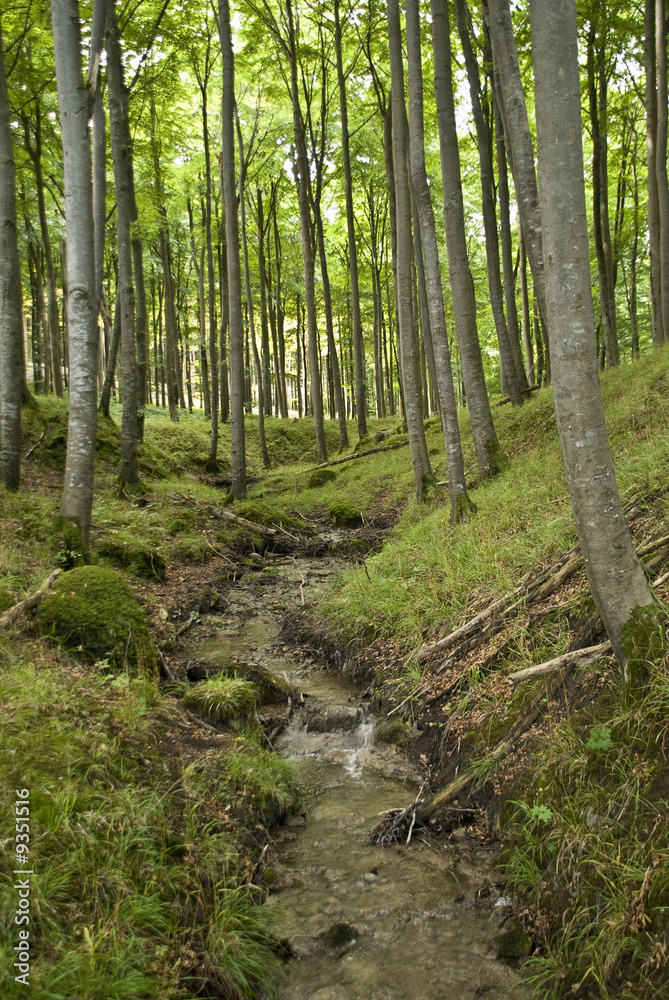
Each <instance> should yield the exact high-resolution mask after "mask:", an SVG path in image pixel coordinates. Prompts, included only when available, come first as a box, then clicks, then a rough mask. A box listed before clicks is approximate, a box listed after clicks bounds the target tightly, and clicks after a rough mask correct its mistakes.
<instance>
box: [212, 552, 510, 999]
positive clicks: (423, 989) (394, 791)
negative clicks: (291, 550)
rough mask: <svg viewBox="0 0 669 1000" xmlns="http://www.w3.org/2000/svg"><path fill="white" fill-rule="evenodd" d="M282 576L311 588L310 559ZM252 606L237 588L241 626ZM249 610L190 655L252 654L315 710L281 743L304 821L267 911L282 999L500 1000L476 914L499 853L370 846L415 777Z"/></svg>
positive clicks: (340, 693)
mask: <svg viewBox="0 0 669 1000" xmlns="http://www.w3.org/2000/svg"><path fill="white" fill-rule="evenodd" d="M277 568H280V570H281V572H282V574H284V573H285V577H284V580H285V582H289V581H291V580H292V579H294V577H295V574H296V572H297V573H298V574H303V575H304V576H305V577H307V579H309V564H307V562H306V561H305V562H298V563H297V564H294V563H293V562H292V561H291V562H288V561H286V563H285V564H284V565H283V566H280V567H277ZM319 568H321V569H322V568H324V567H323V562H321V563H320V567H319ZM319 575H320V577H321V578H325V579H326V578H327V574H325V573H323V572H321V573H320V574H319ZM298 578H299V576H298ZM312 579H313V577H312ZM247 596H250V595H245V594H244V592H243V589H242V588H240V589H239V591H238V597H239V599H240V600H239V607H240V614H241V615H246V614H247V613H248V609H249V601H248V600H247ZM261 600H262V598H261ZM298 600H299V597H298ZM251 603H252V602H251ZM258 610H259V612H260V613H259V615H258V618H257V619H254V621H253V623H251V622H247V623H246V624H244V625H242V626H241V628H237V626H236V624H235V622H234V620H233V621H232V622H231V621H230V608H228V613H227V615H226V620H227V624H228V627H230V626H232V628H233V630H234V631H235V632H236V633H237V634H235V635H234V636H229V637H228V638H227V640H226V636H225V635H224V634H221V635H220V636H218V637H217V638H216V639H211V640H208V642H207V643H206V644H205V645H204V646H202V647H201V649H200V650H199V655H206V656H210V657H211V658H212V659H220V660H222V661H223V660H225V659H229V658H232V659H234V657H237V656H239V655H240V654H242V653H243V652H245V650H244V645H245V644H248V645H247V649H248V648H249V647H250V646H251V645H253V646H254V647H255V648H254V655H255V656H256V657H258V658H260V659H261V660H262V662H263V663H264V664H265V665H266V666H267V667H269V668H270V669H271V670H274V671H276V672H278V673H281V672H283V671H285V672H286V674H287V675H288V677H289V679H290V681H291V683H293V684H295V685H296V686H297V687H299V688H300V689H301V690H302V691H304V692H305V693H307V694H309V695H310V696H311V697H310V698H309V699H307V705H309V702H310V701H311V703H312V707H310V708H308V709H307V711H305V712H298V713H296V714H295V715H294V716H293V718H292V720H291V723H290V725H289V726H288V728H287V729H286V730H285V732H284V733H283V734H282V736H281V737H280V740H279V745H278V749H279V750H280V751H281V752H282V753H284V754H285V755H286V756H289V757H293V758H296V759H298V760H300V761H301V769H302V774H303V780H304V787H305V798H306V802H305V804H306V810H307V815H306V819H304V818H300V817H295V818H293V819H292V820H289V821H288V823H287V824H286V826H285V827H283V828H282V829H281V830H279V831H278V832H277V850H278V855H279V862H278V864H277V866H276V868H277V883H276V886H275V889H274V890H273V892H272V894H271V895H270V897H269V899H268V905H270V906H272V907H273V908H274V909H275V911H276V916H277V931H278V933H279V934H280V935H281V937H283V938H287V939H288V940H289V941H290V944H291V948H292V950H293V953H294V955H295V956H296V957H295V958H294V959H292V960H290V961H289V962H288V963H287V966H286V980H285V983H284V984H283V985H282V987H281V998H282V1000H406V998H412V1000H474V998H475V997H477V996H485V997H486V998H487V1000H501V998H502V997H505V996H506V995H507V993H508V991H509V990H510V988H511V987H512V986H513V985H514V983H516V981H517V974H516V972H515V971H514V970H513V969H512V968H510V967H509V966H508V965H505V964H503V963H501V962H499V961H498V960H496V957H495V954H496V952H495V944H494V938H495V935H496V934H497V932H498V930H499V917H498V914H499V913H500V912H501V911H500V910H499V909H496V908H495V907H494V906H487V907H485V908H484V907H479V906H477V905H476V897H477V887H478V886H480V885H481V883H482V882H485V883H487V884H488V885H494V883H495V881H496V878H497V872H496V871H495V868H494V863H495V854H494V851H492V850H491V849H489V848H479V847H476V846H475V845H473V844H470V843H469V842H468V841H465V840H463V839H462V838H452V839H451V840H450V841H445V840H443V839H433V840H430V841H428V840H427V839H425V840H423V839H422V837H421V836H418V837H417V838H414V840H413V841H412V843H411V845H410V847H408V848H407V847H405V846H395V847H391V848H387V849H385V850H383V849H382V848H379V847H374V846H373V845H372V844H371V843H370V842H369V837H368V831H369V830H370V829H371V827H372V826H373V825H374V823H375V822H376V821H377V819H378V813H379V812H381V811H382V810H385V809H389V808H392V807H395V806H398V805H402V804H405V803H407V802H409V801H411V799H412V798H413V797H414V796H415V794H416V793H417V785H416V779H417V776H416V775H412V774H410V772H409V765H408V763H407V761H406V759H405V758H404V757H403V756H402V754H401V753H399V752H398V751H397V750H396V748H394V747H388V746H382V745H375V744H374V742H373V720H371V719H370V718H369V717H368V716H366V715H365V714H364V713H363V712H362V710H361V711H360V713H359V717H356V715H355V714H354V713H353V712H352V709H353V707H354V706H358V705H359V704H360V689H359V688H357V687H356V686H355V685H354V684H352V682H351V681H350V680H349V679H348V678H346V677H345V676H343V675H341V674H338V673H335V672H334V671H323V670H322V669H320V668H318V667H317V666H314V665H312V666H306V667H305V665H304V664H303V663H300V662H298V661H296V660H295V659H293V658H291V657H290V656H287V655H286V653H285V652H282V651H278V650H277V647H276V646H275V645H273V643H274V642H275V641H276V638H277V637H278V631H279V622H278V618H275V617H274V615H273V614H272V613H271V612H270V610H269V609H268V606H267V602H266V601H265V602H263V605H262V606H261V608H259V609H258ZM233 618H234V612H233ZM240 620H242V619H240ZM313 699H320V701H319V703H318V705H317V706H315V705H314V702H313ZM323 720H324V721H323ZM342 720H348V721H347V722H345V723H344V722H342ZM351 720H352V721H353V724H351ZM342 725H345V728H339V727H340V726H342ZM498 895H499V894H498ZM492 902H494V889H493V897H492ZM515 995H516V996H519V995H520V994H519V993H515Z"/></svg>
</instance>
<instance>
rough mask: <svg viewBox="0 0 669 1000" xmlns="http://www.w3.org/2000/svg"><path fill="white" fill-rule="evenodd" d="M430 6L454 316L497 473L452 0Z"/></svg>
mask: <svg viewBox="0 0 669 1000" xmlns="http://www.w3.org/2000/svg"><path fill="white" fill-rule="evenodd" d="M431 10H432V47H433V51H434V91H435V97H436V102H437V123H438V126H439V152H440V155H441V181H442V187H443V195H444V223H445V226H446V249H447V252H448V271H449V278H450V285H451V296H452V299H453V315H454V317H455V332H456V336H457V339H458V347H459V349H460V365H461V368H462V380H463V382H464V386H465V394H466V397H467V407H468V409H469V413H470V419H471V428H472V435H473V438H474V446H475V448H476V458H477V462H478V468H479V475H480V476H481V477H482V478H486V477H487V476H493V475H495V474H496V473H497V472H499V471H500V469H501V468H502V467H503V466H504V465H505V463H506V460H505V458H504V454H503V452H502V449H501V448H500V446H499V442H498V440H497V433H496V431H495V425H494V423H493V419H492V412H491V409H490V401H489V400H488V393H487V389H486V384H485V374H484V372H483V362H482V360H481V348H480V345H479V339H478V332H477V328H476V300H475V296H474V282H473V280H472V275H471V271H470V269H469V260H468V257H467V239H466V235H465V214H464V205H463V201H462V180H461V176H460V154H459V151H458V136H457V130H456V127H455V107H454V103H453V74H452V69H451V37H450V26H449V4H448V0H431Z"/></svg>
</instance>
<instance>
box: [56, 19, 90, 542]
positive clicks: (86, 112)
mask: <svg viewBox="0 0 669 1000" xmlns="http://www.w3.org/2000/svg"><path fill="white" fill-rule="evenodd" d="M51 23H52V26H53V44H54V51H55V56H56V78H57V83H58V103H59V105H60V119H61V131H62V136H63V169H64V177H65V218H66V222H67V276H68V283H67V290H68V295H67V319H68V348H69V358H70V364H69V375H70V379H69V409H68V427H67V453H66V458H65V482H64V486H63V502H62V505H61V513H62V515H63V517H64V518H66V519H72V520H73V521H74V522H76V525H77V527H78V529H79V531H80V533H81V538H82V540H83V543H84V546H85V548H86V549H87V548H88V537H89V532H90V527H91V511H92V508H93V478H94V472H95V433H96V427H97V351H98V339H99V338H98V328H97V309H96V301H95V253H94V233H93V170H92V161H91V140H90V131H89V128H88V121H89V117H90V110H91V109H90V94H89V91H88V89H87V87H86V85H85V82H84V78H83V74H82V68H81V24H80V21H79V2H78V0H52V3H51Z"/></svg>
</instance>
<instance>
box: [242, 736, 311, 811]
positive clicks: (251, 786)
mask: <svg viewBox="0 0 669 1000" xmlns="http://www.w3.org/2000/svg"><path fill="white" fill-rule="evenodd" d="M226 774H227V777H228V780H229V782H230V784H231V786H232V788H234V789H235V790H236V791H237V792H239V793H240V794H242V795H244V796H245V797H246V798H247V799H248V800H249V802H250V803H251V805H252V807H253V809H254V811H255V812H257V813H259V814H260V815H261V816H262V818H263V821H264V822H265V823H273V822H276V821H277V820H279V819H281V818H282V817H284V816H285V815H286V814H287V813H289V812H290V811H291V810H293V809H295V808H296V807H297V803H298V801H299V792H298V785H297V773H296V770H295V766H294V765H293V764H292V763H291V762H290V761H287V760H284V759H282V758H281V757H278V756H277V755H276V754H275V753H272V751H271V750H267V749H265V748H263V747H258V746H252V745H248V743H246V742H244V741H242V742H241V746H240V749H239V750H238V751H236V752H235V753H233V754H230V756H229V757H228V758H227V761H226Z"/></svg>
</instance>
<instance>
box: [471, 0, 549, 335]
mask: <svg viewBox="0 0 669 1000" xmlns="http://www.w3.org/2000/svg"><path fill="white" fill-rule="evenodd" d="M486 6H487V10H488V12H487V20H488V26H489V29H490V40H491V43H492V52H493V59H494V67H495V82H496V84H497V86H498V91H499V93H498V100H499V106H500V109H501V112H502V120H503V122H504V135H505V137H506V142H507V151H508V153H509V162H510V164H511V172H512V174H513V179H514V183H515V188H516V198H517V201H518V211H519V214H520V221H521V225H522V227H523V236H524V237H525V248H526V250H527V259H528V260H529V262H530V269H531V271H532V277H533V278H534V287H535V290H536V295H537V300H538V305H539V314H540V315H541V318H542V320H543V321H544V323H545V322H546V319H545V316H546V304H545V299H546V294H545V291H544V278H543V266H544V265H543V250H542V245H541V214H540V209H539V192H538V190H537V178H536V174H535V171H534V150H533V148H532V136H531V133H530V124H529V120H528V117H527V104H526V102H525V92H524V90H523V82H522V80H521V77H520V66H519V63H518V51H517V49H516V40H515V38H514V35H513V24H512V22H511V12H510V10H509V0H484V10H485V8H486Z"/></svg>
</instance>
